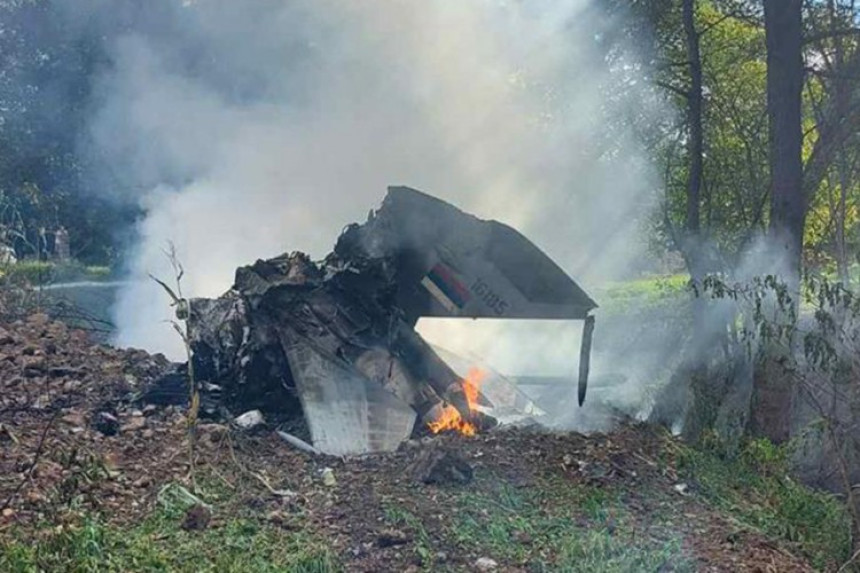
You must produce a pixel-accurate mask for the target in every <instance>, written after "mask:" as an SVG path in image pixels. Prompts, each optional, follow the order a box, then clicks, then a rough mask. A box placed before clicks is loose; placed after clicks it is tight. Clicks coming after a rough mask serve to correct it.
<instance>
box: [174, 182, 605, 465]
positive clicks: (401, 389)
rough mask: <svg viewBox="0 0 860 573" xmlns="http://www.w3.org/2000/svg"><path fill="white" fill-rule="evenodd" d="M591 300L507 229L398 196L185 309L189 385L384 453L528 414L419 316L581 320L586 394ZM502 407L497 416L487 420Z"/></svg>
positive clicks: (323, 437)
mask: <svg viewBox="0 0 860 573" xmlns="http://www.w3.org/2000/svg"><path fill="white" fill-rule="evenodd" d="M596 307H597V305H596V303H595V302H594V301H593V300H592V299H591V298H590V297H589V296H588V295H587V294H586V293H585V292H584V291H583V290H582V289H581V288H580V287H579V286H578V285H577V284H576V283H575V282H574V281H573V280H572V279H571V278H570V277H569V276H567V274H565V272H564V271H562V269H561V268H559V267H558V266H557V265H556V264H555V263H554V262H553V261H552V260H551V259H550V258H549V257H547V256H546V255H545V254H544V253H543V252H542V251H541V250H540V249H538V248H537V247H536V246H535V245H534V244H532V243H531V242H530V241H529V240H528V239H526V238H525V237H524V236H522V235H521V234H520V233H519V232H517V231H516V230H514V229H513V228H511V227H509V226H507V225H504V224H502V223H499V222H497V221H485V220H481V219H478V218H477V217H474V216H472V215H469V214H466V213H464V212H462V211H460V210H459V209H457V208H456V207H454V206H453V205H450V204H448V203H446V202H444V201H442V200H440V199H437V198H434V197H431V196H429V195H426V194H424V193H422V192H420V191H416V190H414V189H410V188H407V187H390V188H389V189H388V194H387V196H386V197H385V200H384V201H383V203H382V206H381V208H380V209H379V210H377V211H375V212H371V213H370V215H369V218H368V220H367V221H366V222H365V223H364V224H361V225H359V224H352V225H349V226H348V227H346V229H345V230H344V231H343V233H342V234H341V236H340V237H339V239H338V241H337V244H336V245H335V248H334V251H333V252H332V253H331V254H330V255H328V256H327V257H326V258H325V260H324V261H322V262H320V263H315V262H314V261H312V260H311V259H310V258H309V257H308V256H307V255H304V254H302V253H297V252H296V253H292V254H284V255H281V256H279V257H275V258H273V259H269V260H265V261H264V260H259V261H257V262H256V263H254V264H252V265H250V266H247V267H242V268H240V269H238V270H237V271H236V278H235V284H234V285H233V287H232V288H231V289H230V290H229V291H228V292H227V293H226V294H224V295H223V296H221V297H220V298H217V299H194V300H192V301H191V303H190V317H189V327H190V328H189V330H190V333H191V339H190V343H191V347H192V351H193V361H194V371H195V377H196V379H197V380H198V382H199V384H200V385H201V387H202V388H203V390H204V392H205V394H206V395H207V396H209V397H210V398H213V397H214V399H210V401H209V402H210V404H213V407H215V408H219V407H227V408H228V409H229V410H231V411H232V412H236V411H237V409H242V410H244V409H260V410H262V411H264V412H266V415H267V417H271V416H274V417H277V418H280V419H289V418H293V419H295V418H303V419H304V420H305V422H306V423H307V429H308V430H309V437H310V439H311V440H312V442H313V446H314V447H315V448H316V449H318V450H320V451H322V452H325V453H329V454H335V455H344V454H356V453H367V452H379V451H388V450H393V449H396V448H397V447H398V446H399V444H400V443H401V442H402V441H404V440H406V439H408V438H409V437H410V436H412V435H413V434H415V433H420V432H425V431H439V430H442V429H447V428H456V429H459V430H460V431H463V432H464V433H473V432H475V431H479V430H480V429H482V428H484V427H486V426H488V425H492V424H493V418H492V417H491V416H488V415H487V414H486V412H490V413H495V411H496V410H495V409H503V408H504V407H505V406H509V407H510V408H513V409H518V410H520V411H521V412H526V413H528V411H529V408H530V406H531V404H530V402H529V400H528V398H526V397H525V396H523V395H521V394H520V393H519V392H518V391H517V390H516V388H515V386H513V385H512V384H510V383H505V382H503V381H500V380H499V379H498V377H495V378H496V381H495V383H493V384H490V383H484V384H483V385H481V386H480V389H479V383H480V382H481V381H480V380H478V378H483V377H485V374H483V373H481V372H480V371H477V370H476V371H474V372H470V374H469V375H468V376H466V377H465V378H463V377H460V376H459V375H458V374H457V373H456V372H455V371H454V370H453V369H452V368H451V367H450V366H449V365H448V363H447V362H446V361H444V360H443V359H442V358H440V356H439V354H438V353H437V352H436V351H435V350H434V349H433V348H432V347H431V346H430V345H429V344H428V343H427V342H426V341H424V340H423V339H422V338H421V336H419V335H418V333H417V332H416V331H415V326H416V324H417V322H418V320H419V319H420V318H421V317H460V318H472V319H477V318H507V319H520V318H530V319H567V320H583V321H585V322H584V324H585V326H584V336H583V338H582V347H581V350H580V366H579V369H580V371H579V391H578V394H579V402H580V405H581V404H582V401H583V400H584V398H585V391H586V385H587V378H588V362H589V353H590V345H591V332H592V329H593V326H594V319H593V317H592V316H591V315H590V312H591V311H592V310H593V309H595V308H596ZM500 411H501V410H500Z"/></svg>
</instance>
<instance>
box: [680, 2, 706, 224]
mask: <svg viewBox="0 0 860 573" xmlns="http://www.w3.org/2000/svg"><path fill="white" fill-rule="evenodd" d="M682 9H683V20H684V33H685V35H686V38H687V61H688V65H689V67H690V90H689V95H688V98H687V103H688V105H687V116H688V117H687V120H688V122H689V127H690V139H689V140H688V143H687V148H688V153H689V156H690V172H689V176H688V178H687V224H686V230H687V234H688V235H691V236H693V237H695V235H698V233H699V230H700V227H701V220H700V209H701V193H702V173H703V170H704V169H703V167H704V165H703V156H704V130H703V128H702V58H701V55H700V53H699V33H698V31H697V30H696V2H695V0H683V6H682Z"/></svg>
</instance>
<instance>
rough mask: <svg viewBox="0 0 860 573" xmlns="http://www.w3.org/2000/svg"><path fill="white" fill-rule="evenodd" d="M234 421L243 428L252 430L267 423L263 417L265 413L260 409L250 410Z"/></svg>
mask: <svg viewBox="0 0 860 573" xmlns="http://www.w3.org/2000/svg"><path fill="white" fill-rule="evenodd" d="M233 422H234V423H235V424H236V425H237V426H239V427H240V428H242V429H243V430H250V429H252V428H256V427H257V426H260V425H262V424H265V423H266V421H265V420H264V419H263V413H262V412H260V411H259V410H249V411H247V412H245V413H244V414H242V415H241V416H237V417H236V418H235V419H234V420H233Z"/></svg>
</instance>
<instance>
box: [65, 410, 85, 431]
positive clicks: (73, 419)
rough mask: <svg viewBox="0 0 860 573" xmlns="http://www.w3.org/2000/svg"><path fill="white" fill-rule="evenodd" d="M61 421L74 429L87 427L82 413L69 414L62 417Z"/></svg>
mask: <svg viewBox="0 0 860 573" xmlns="http://www.w3.org/2000/svg"><path fill="white" fill-rule="evenodd" d="M62 420H63V422H65V423H66V424H68V425H70V426H74V427H76V428H82V427H84V426H86V425H87V423H86V420H84V413H83V412H69V413H68V414H66V415H65V416H63V418H62Z"/></svg>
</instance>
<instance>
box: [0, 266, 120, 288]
mask: <svg viewBox="0 0 860 573" xmlns="http://www.w3.org/2000/svg"><path fill="white" fill-rule="evenodd" d="M110 276H111V269H110V267H105V266H98V265H91V266H87V265H84V264H82V263H80V262H76V261H73V262H68V263H53V262H45V261H21V262H18V263H16V264H14V265H7V266H5V267H4V268H3V270H2V271H0V277H7V278H9V279H12V280H15V281H25V282H27V283H30V284H31V285H33V286H39V285H49V284H56V283H61V282H73V281H103V280H107V279H109V278H110Z"/></svg>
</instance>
